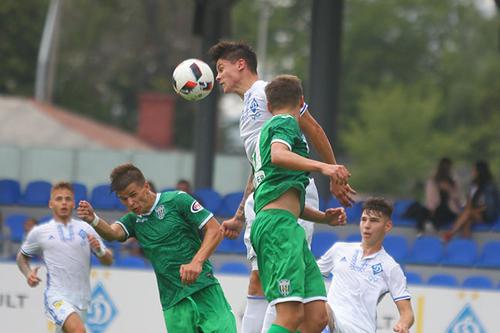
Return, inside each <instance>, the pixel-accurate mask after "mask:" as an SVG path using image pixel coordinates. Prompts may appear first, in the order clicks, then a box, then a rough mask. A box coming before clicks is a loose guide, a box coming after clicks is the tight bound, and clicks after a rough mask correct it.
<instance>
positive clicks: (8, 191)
mask: <svg viewBox="0 0 500 333" xmlns="http://www.w3.org/2000/svg"><path fill="white" fill-rule="evenodd" d="M20 199H21V185H19V182H18V181H17V180H14V179H1V180H0V205H16V204H17V203H19V200H20Z"/></svg>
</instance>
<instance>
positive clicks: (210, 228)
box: [180, 217, 224, 284]
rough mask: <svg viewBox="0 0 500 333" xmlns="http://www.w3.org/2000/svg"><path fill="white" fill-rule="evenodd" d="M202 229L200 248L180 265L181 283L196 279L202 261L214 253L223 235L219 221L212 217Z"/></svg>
mask: <svg viewBox="0 0 500 333" xmlns="http://www.w3.org/2000/svg"><path fill="white" fill-rule="evenodd" d="M202 230H203V234H204V236H203V241H202V243H201V246H200V249H199V250H198V252H196V254H195V255H194V257H193V259H192V260H191V262H190V263H189V264H185V265H181V267H180V275H181V280H182V283H185V284H191V283H193V282H195V281H196V279H197V278H198V276H199V275H200V273H201V271H202V270H203V263H204V262H205V261H206V260H208V258H209V257H210V256H211V255H212V254H213V253H214V251H215V249H216V248H217V246H218V245H219V243H220V242H221V241H222V238H223V237H224V236H223V234H222V230H221V229H220V227H219V223H218V222H217V220H216V219H215V218H214V217H212V218H211V219H210V220H209V221H208V222H207V223H206V224H205V225H204V226H203V228H202Z"/></svg>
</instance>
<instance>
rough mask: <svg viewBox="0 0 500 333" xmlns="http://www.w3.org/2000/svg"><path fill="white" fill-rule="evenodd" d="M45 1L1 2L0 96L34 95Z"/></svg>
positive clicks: (10, 0)
mask: <svg viewBox="0 0 500 333" xmlns="http://www.w3.org/2000/svg"><path fill="white" fill-rule="evenodd" d="M47 4H48V1H47V0H41V1H40V0H23V1H16V0H4V1H1V2H0V94H13V95H22V96H33V94H34V89H35V70H36V62H37V54H38V45H39V44H40V38H41V37H42V30H43V24H44V20H45V14H46V12H47V8H48V5H47Z"/></svg>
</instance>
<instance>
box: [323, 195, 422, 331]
mask: <svg viewBox="0 0 500 333" xmlns="http://www.w3.org/2000/svg"><path fill="white" fill-rule="evenodd" d="M391 214H392V206H391V205H390V204H389V203H388V202H387V201H386V200H384V199H382V198H371V199H369V200H367V201H366V202H365V204H364V207H363V214H362V215H361V222H360V224H359V228H360V231H361V238H362V240H361V243H359V242H358V243H343V242H338V243H335V244H334V245H333V246H332V247H331V248H330V249H329V250H328V251H327V252H326V253H325V254H324V255H323V256H322V257H321V258H320V259H319V260H318V266H319V269H320V271H321V273H322V274H323V275H324V276H328V275H329V274H330V273H331V274H332V275H333V278H332V283H331V285H330V289H329V291H328V305H329V307H330V308H331V310H330V309H328V310H329V312H330V313H329V317H330V318H329V327H330V332H332V333H373V332H376V331H377V322H376V320H377V304H378V302H379V301H380V300H381V299H382V297H383V296H384V295H385V294H387V293H389V294H390V295H391V297H392V299H393V301H394V303H396V307H397V308H398V311H399V315H400V317H399V320H398V322H397V323H396V324H395V325H394V327H393V330H394V332H400V333H407V332H409V329H410V327H411V325H413V321H414V316H413V310H412V307H411V302H410V293H409V292H408V290H407V288H406V277H405V275H404V273H403V271H402V270H401V267H400V266H399V264H398V263H397V262H396V261H395V260H394V259H393V258H392V257H391V256H390V255H389V254H387V252H385V250H384V248H383V247H382V243H383V241H384V237H385V235H386V233H388V232H389V231H390V230H391V229H392V221H391ZM328 305H327V307H328Z"/></svg>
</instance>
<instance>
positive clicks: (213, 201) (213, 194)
mask: <svg viewBox="0 0 500 333" xmlns="http://www.w3.org/2000/svg"><path fill="white" fill-rule="evenodd" d="M193 196H194V197H195V198H196V199H197V200H198V201H199V202H200V203H201V204H202V206H203V207H205V208H206V209H208V210H209V211H211V212H212V213H214V214H215V213H216V212H217V210H218V209H219V207H220V205H221V203H222V198H221V196H220V194H219V193H218V192H217V191H215V190H213V189H211V188H204V189H199V190H196V191H194V193H193Z"/></svg>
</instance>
